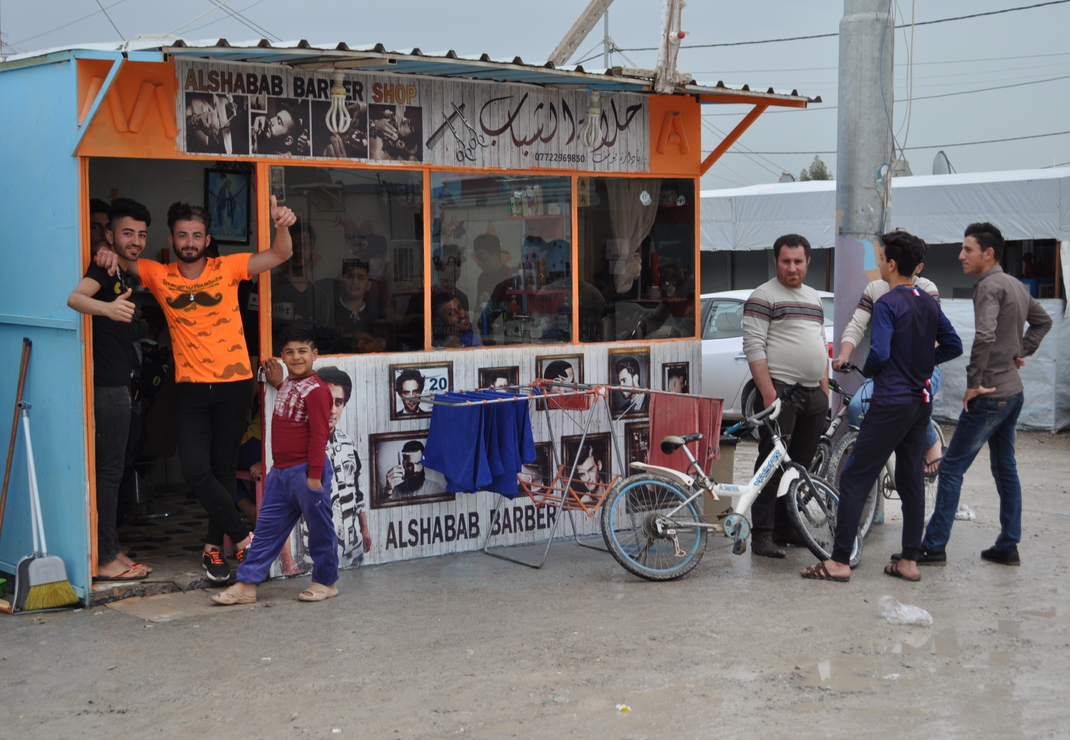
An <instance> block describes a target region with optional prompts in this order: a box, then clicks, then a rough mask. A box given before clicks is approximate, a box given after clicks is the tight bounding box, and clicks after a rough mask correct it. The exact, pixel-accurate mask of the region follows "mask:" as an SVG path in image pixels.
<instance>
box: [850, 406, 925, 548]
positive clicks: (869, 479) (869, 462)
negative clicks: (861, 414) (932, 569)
mask: <svg viewBox="0 0 1070 740" xmlns="http://www.w3.org/2000/svg"><path fill="white" fill-rule="evenodd" d="M932 411H933V405H932V403H921V402H918V403H905V404H891V405H873V406H871V407H870V409H869V413H867V414H866V416H865V418H864V419H863V420H862V428H861V429H859V431H858V439H857V440H856V441H855V446H854V451H853V453H852V454H851V457H850V459H849V460H848V461H847V466H846V467H845V468H844V469H843V472H842V473H841V474H840V505H839V509H838V511H837V513H836V545H835V547H834V548H833V549H832V559H833V560H835V561H836V562H837V563H844V564H850V562H851V550H852V549H853V548H854V541H855V536H856V535H857V534H858V522H859V520H860V519H861V518H862V509H863V507H864V506H865V503H866V497H867V496H869V492H870V490H871V489H872V488H873V484H874V483H876V481H877V476H878V475H880V472H881V468H883V467H884V463H885V461H887V459H888V457H889V456H890V455H891V454H892V453H893V452H894V453H895V489H896V491H897V492H898V493H899V500H900V501H902V503H903V559H904V560H917V559H918V549H919V548H920V547H921V533H922V529H924V527H925V450H926V448H928V446H929V445H928V444H927V441H928V440H927V439H926V435H927V434H928V431H929V417H930V416H932Z"/></svg>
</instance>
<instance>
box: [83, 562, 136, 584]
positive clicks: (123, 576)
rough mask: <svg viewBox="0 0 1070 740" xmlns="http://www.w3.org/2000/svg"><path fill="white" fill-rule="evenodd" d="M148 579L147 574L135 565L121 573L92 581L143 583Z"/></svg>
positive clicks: (98, 577) (99, 577)
mask: <svg viewBox="0 0 1070 740" xmlns="http://www.w3.org/2000/svg"><path fill="white" fill-rule="evenodd" d="M148 577H149V574H148V573H146V572H145V571H143V570H141V569H139V568H138V567H137V566H136V565H135V566H134V567H132V568H127V569H126V570H124V571H123V572H122V573H116V574H115V575H113V576H97V577H96V578H94V579H93V580H94V581H144V580H145V579H146V578H148Z"/></svg>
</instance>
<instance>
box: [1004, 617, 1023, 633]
mask: <svg viewBox="0 0 1070 740" xmlns="http://www.w3.org/2000/svg"><path fill="white" fill-rule="evenodd" d="M999 631H1000V632H1010V633H1011V634H1018V633H1019V632H1021V631H1022V623H1021V622H1019V621H1018V620H1016V619H1001V620H999Z"/></svg>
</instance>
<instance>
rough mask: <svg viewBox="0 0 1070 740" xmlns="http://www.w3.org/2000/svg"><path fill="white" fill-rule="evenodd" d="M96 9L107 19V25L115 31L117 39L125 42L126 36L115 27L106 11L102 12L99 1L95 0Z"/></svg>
mask: <svg viewBox="0 0 1070 740" xmlns="http://www.w3.org/2000/svg"><path fill="white" fill-rule="evenodd" d="M97 7H98V8H100V12H101V13H103V14H104V17H105V18H107V19H108V23H110V24H111V27H112V28H114V29H115V33H117V34H119V38H121V39H122V40H123V41H126V36H123V32H122V31H120V30H119V27H118V26H117V25H115V21H113V20H112V19H111V16H110V15H108V11H106V10H104V6H103V5H101V4H100V0H97Z"/></svg>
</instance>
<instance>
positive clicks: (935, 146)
mask: <svg viewBox="0 0 1070 740" xmlns="http://www.w3.org/2000/svg"><path fill="white" fill-rule="evenodd" d="M1067 134H1070V131H1052V132H1051V133H1047V134H1029V135H1026V136H1008V137H1006V138H1003V139H984V140H981V141H960V142H957V143H954V144H926V145H925V146H912V147H907V149H910V150H912V151H916V150H918V149H950V148H952V147H956V146H975V145H978V144H1002V143H1004V142H1008V141H1025V140H1027V139H1046V138H1049V137H1052V136H1066V135H1067ZM703 151H704V152H705V153H708V152H707V151H706V150H703ZM709 151H712V150H709ZM726 154H743V152H733V151H731V150H729V151H728V152H726ZM751 154H757V155H769V156H774V157H775V156H783V155H789V154H801V155H810V154H816V155H821V154H836V151H835V150H830V151H813V150H809V151H796V152H756V151H752V152H751Z"/></svg>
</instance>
